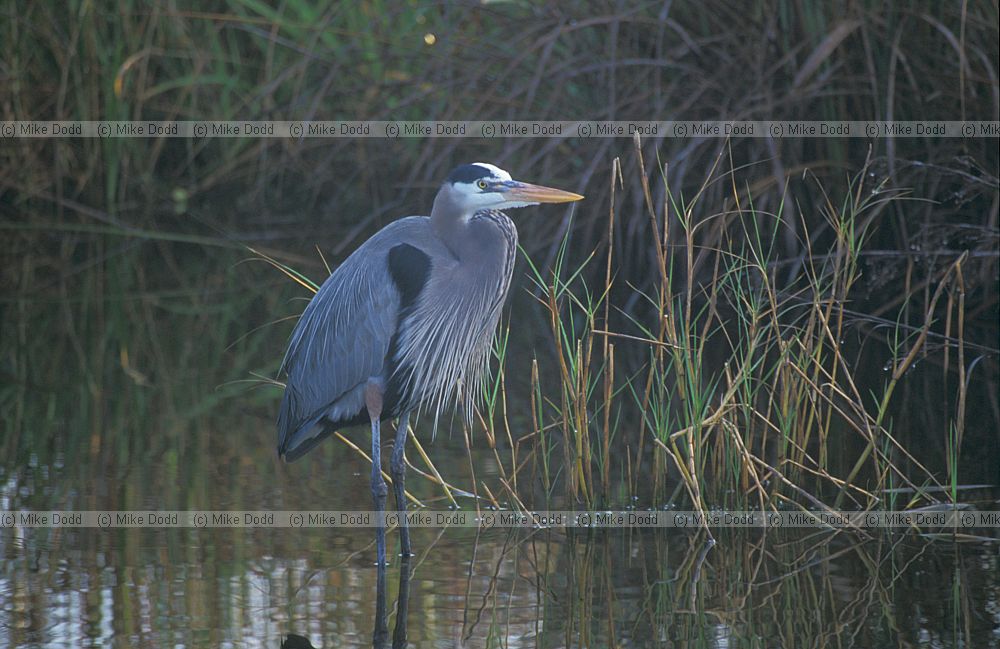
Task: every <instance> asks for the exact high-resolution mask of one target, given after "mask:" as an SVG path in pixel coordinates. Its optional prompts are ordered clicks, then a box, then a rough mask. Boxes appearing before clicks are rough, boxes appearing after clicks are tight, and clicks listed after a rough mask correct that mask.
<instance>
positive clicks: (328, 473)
mask: <svg viewBox="0 0 1000 649" xmlns="http://www.w3.org/2000/svg"><path fill="white" fill-rule="evenodd" d="M217 426H218V427H216V428H212V429H210V430H201V429H190V430H174V431H172V432H168V431H165V430H163V429H159V430H158V432H157V433H156V435H160V436H162V437H163V438H164V439H162V440H161V439H159V438H157V437H155V435H154V434H153V433H151V437H150V438H149V439H148V440H147V444H146V445H145V446H143V445H138V446H137V447H134V448H133V449H132V450H130V451H121V450H119V449H117V448H109V443H108V439H110V438H101V439H100V440H97V441H95V440H94V439H93V437H92V436H87V435H70V434H64V435H61V436H60V435H52V436H51V437H47V438H46V439H48V441H49V443H48V444H46V445H42V444H40V445H39V449H38V451H37V452H34V453H32V455H31V458H32V459H31V461H29V462H28V463H27V464H26V465H20V466H15V465H7V466H6V467H5V468H4V469H3V476H2V481H0V482H2V485H3V490H2V493H0V497H2V499H3V505H4V507H5V508H14V509H17V508H20V509H36V510H42V509H117V510H124V509H214V510H226V509H302V510H323V509H326V510H336V509H365V508H367V503H368V498H369V496H368V487H367V481H368V480H367V467H366V466H365V463H364V461H363V460H362V459H361V458H360V457H359V456H358V455H357V454H356V453H355V452H354V451H353V450H351V449H349V448H348V447H347V446H346V445H344V444H343V443H342V442H338V441H335V440H331V441H328V442H326V443H324V445H323V446H322V447H320V449H317V451H314V453H313V454H311V455H310V456H308V457H307V458H306V459H304V460H302V461H300V462H298V463H295V464H292V465H282V464H281V463H279V462H278V461H277V460H276V459H275V458H274V451H273V448H272V446H273V444H272V442H273V431H272V427H271V422H270V421H269V419H267V418H264V417H258V416H255V415H252V414H248V415H237V414H234V415H233V416H232V417H230V418H229V419H227V420H226V421H225V424H224V425H218V424H217ZM354 437H355V439H356V440H357V441H358V442H361V443H362V446H363V442H364V441H365V440H366V434H365V433H364V432H363V431H358V432H357V433H356V434H355V435H354ZM477 441H478V442H480V443H479V444H478V445H477V450H476V451H475V452H474V454H473V458H472V459H473V463H474V466H475V467H476V475H477V479H479V480H489V479H491V478H492V477H494V476H491V474H490V471H491V470H490V467H491V466H495V462H494V460H493V454H492V451H490V450H489V449H485V448H482V447H483V446H485V445H484V444H482V440H477ZM426 448H427V449H428V451H429V453H430V454H431V456H432V457H433V458H434V461H435V463H436V464H437V466H438V467H439V469H441V470H442V472H443V473H444V477H445V479H447V480H448V481H450V482H451V483H452V484H456V485H469V484H471V473H470V470H469V468H468V467H469V461H468V455H467V453H466V451H465V449H464V442H463V441H462V440H461V436H458V435H456V436H453V437H451V438H449V436H448V435H447V434H441V435H439V436H438V437H437V439H436V441H435V442H434V443H433V444H430V443H429V440H428V443H427V444H426ZM409 456H410V459H411V461H414V462H415V463H416V464H417V465H418V466H420V462H419V457H418V456H417V454H416V453H415V452H414V451H412V450H411V451H409ZM74 458H75V459H74ZM410 476H411V477H410V480H409V481H408V483H407V486H408V488H410V489H411V491H413V492H414V494H415V495H417V497H418V498H421V499H422V500H424V501H425V504H428V505H430V506H431V507H433V508H434V509H443V508H445V507H446V506H447V504H446V501H444V500H443V499H442V496H441V492H440V490H439V489H438V488H436V487H434V486H433V485H432V484H431V483H429V482H428V481H427V480H424V479H422V478H419V477H416V476H415V475H414V474H413V472H411V473H410ZM390 502H391V501H390ZM460 502H461V504H462V506H463V507H467V508H472V505H471V501H470V500H469V499H464V500H461V501H460ZM412 537H413V544H414V551H415V552H416V556H415V557H413V558H412V559H411V560H410V561H409V562H408V564H404V563H403V562H402V561H401V560H399V558H398V557H395V556H394V554H395V552H398V535H397V534H396V533H395V532H390V533H389V536H388V538H389V551H390V555H391V556H392V561H391V565H390V566H389V567H388V569H387V570H386V572H385V575H384V591H383V594H384V597H385V600H384V609H385V618H384V622H383V624H381V625H380V624H379V623H378V619H379V616H378V615H377V613H378V609H379V597H378V595H379V572H378V570H377V569H376V568H375V567H374V566H373V559H374V544H373V541H374V539H373V533H372V530H370V529H323V528H313V529H309V528H305V529H300V530H287V529H233V528H215V529H140V528H133V529H112V530H100V529H61V530H60V529H41V528H34V529H24V528H3V529H0V555H2V557H3V563H2V567H0V646H3V647H37V648H42V647H45V648H49V647H136V646H143V647H234V648H235V647H280V646H281V645H282V642H283V641H285V640H286V638H288V636H289V634H294V635H295V636H299V637H301V638H304V639H306V640H308V642H309V643H310V644H311V645H312V646H314V647H323V648H329V647H370V646H372V645H373V640H376V639H377V637H376V636H379V637H381V638H384V640H385V646H387V647H388V646H392V640H393V632H394V630H395V629H397V628H399V629H400V630H401V627H398V624H399V621H400V619H401V617H402V616H401V614H400V613H401V612H402V611H405V613H406V615H405V631H406V633H405V635H406V638H407V641H408V646H411V647H484V648H485V647H509V648H512V649H513V648H520V647H609V646H620V647H647V646H672V647H718V648H722V647H801V646H838V647H887V646H900V645H902V646H921V647H997V646H1000V557H998V552H997V548H998V544H996V543H995V542H990V541H976V540H966V541H961V540H959V541H956V540H953V539H950V538H944V539H942V538H931V537H928V536H921V535H919V534H916V533H912V532H910V533H905V532H904V533H893V534H890V533H882V532H873V533H872V534H871V535H870V536H864V535H860V534H853V533H843V532H842V533H833V532H829V531H822V530H812V529H806V530H782V531H779V532H777V533H775V532H773V531H772V532H770V533H765V532H764V531H763V530H750V531H747V530H734V529H729V530H718V531H716V541H717V542H716V544H715V545H714V547H712V546H710V545H709V544H708V543H707V539H706V537H705V536H704V535H702V534H698V533H694V532H690V531H686V530H678V529H641V530H640V529H631V530H629V529H624V530H623V529H600V530H555V529H553V530H523V529H518V530H494V531H489V532H484V533H477V531H476V530H475V529H470V528H448V529H437V528H420V529H416V528H415V529H414V530H412ZM377 629H382V631H381V632H380V633H376V630H377ZM288 646H295V642H294V640H292V641H289V645H288ZM301 646H307V645H301Z"/></svg>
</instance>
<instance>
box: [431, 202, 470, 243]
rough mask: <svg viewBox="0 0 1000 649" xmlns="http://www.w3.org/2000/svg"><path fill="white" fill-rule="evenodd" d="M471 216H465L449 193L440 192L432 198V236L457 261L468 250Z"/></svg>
mask: <svg viewBox="0 0 1000 649" xmlns="http://www.w3.org/2000/svg"><path fill="white" fill-rule="evenodd" d="M471 216H472V215H471V214H465V213H464V212H463V210H462V208H461V207H459V206H458V205H457V204H456V203H455V201H454V200H453V199H452V197H451V196H450V195H449V192H446V191H440V192H438V195H437V196H436V197H435V198H434V207H433V208H432V209H431V227H432V228H434V234H436V235H437V236H438V238H439V239H441V241H442V242H443V243H444V245H445V246H446V247H447V248H448V250H450V251H451V254H453V255H455V257H456V258H457V259H461V258H462V252H463V251H465V250H468V237H469V218H470V217H471Z"/></svg>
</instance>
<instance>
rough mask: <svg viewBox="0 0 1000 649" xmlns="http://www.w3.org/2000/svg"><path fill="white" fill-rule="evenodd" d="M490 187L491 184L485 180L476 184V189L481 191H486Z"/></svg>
mask: <svg viewBox="0 0 1000 649" xmlns="http://www.w3.org/2000/svg"><path fill="white" fill-rule="evenodd" d="M488 186H489V184H488V183H487V182H486V181H485V180H480V181H478V182H477V183H476V187H478V188H479V189H486V188H487V187H488Z"/></svg>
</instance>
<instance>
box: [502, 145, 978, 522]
mask: <svg viewBox="0 0 1000 649" xmlns="http://www.w3.org/2000/svg"><path fill="white" fill-rule="evenodd" d="M634 156H635V157H636V159H637V168H638V173H640V174H641V178H640V180H641V182H640V183H639V184H640V186H641V187H642V191H643V194H644V197H645V201H644V203H645V206H646V214H645V218H646V220H647V224H648V232H647V240H648V241H649V245H650V246H651V247H653V248H654V249H655V251H656V254H655V259H656V262H657V267H658V274H659V278H660V280H659V284H658V285H657V286H656V287H655V288H654V289H653V290H652V291H638V290H637V289H632V290H634V291H636V292H637V293H639V294H640V295H641V298H642V300H643V301H644V302H645V303H646V308H645V309H638V310H636V311H634V312H632V313H621V314H618V315H619V316H621V317H618V318H613V317H612V312H613V310H614V309H615V308H616V307H615V305H612V304H611V303H610V299H609V296H611V295H613V294H614V286H613V284H614V282H615V281H616V272H615V269H616V266H617V265H616V263H615V260H614V259H613V256H612V254H611V253H610V252H606V253H605V255H606V256H604V258H603V259H602V258H601V257H602V255H600V254H598V251H597V250H594V251H591V252H589V253H586V254H585V255H584V259H583V261H582V262H580V263H579V264H578V265H575V266H572V265H570V264H569V263H568V261H567V257H568V254H567V252H568V249H569V235H568V234H567V235H566V237H564V239H563V242H562V244H561V246H560V247H559V249H558V252H557V254H556V256H555V259H554V264H553V266H552V267H551V269H548V270H543V269H541V268H539V267H538V266H537V265H535V264H534V263H533V262H532V261H531V260H530V259H529V260H528V266H529V272H530V275H531V278H532V280H533V282H534V295H535V296H536V299H537V301H538V303H539V304H540V306H541V308H542V309H543V310H544V311H545V313H546V314H547V320H548V323H549V326H550V329H551V331H550V334H551V341H552V344H553V347H554V349H553V351H552V353H551V354H545V355H544V356H541V357H536V358H535V359H533V361H532V364H531V376H530V378H529V381H528V383H529V385H530V401H531V417H532V424H533V427H534V430H533V431H530V432H528V433H527V434H526V435H524V436H523V438H522V439H521V440H519V442H518V443H513V442H512V443H511V448H512V449H514V452H513V454H512V457H511V460H510V463H509V466H510V467H512V468H514V471H513V472H514V474H515V476H516V473H517V468H523V467H526V466H530V467H532V470H533V471H535V472H536V478H537V477H538V475H540V481H541V484H542V485H543V490H544V496H545V497H546V498H549V497H552V496H555V495H559V496H561V497H563V498H564V499H565V501H567V502H572V503H579V504H581V505H583V506H586V507H596V506H612V505H623V504H626V505H627V504H629V503H631V502H635V501H636V499H637V498H638V495H639V494H640V493H641V494H643V495H644V496H645V498H646V500H645V502H646V503H647V504H648V505H653V506H666V505H674V506H678V505H685V506H693V507H694V508H696V509H705V508H713V507H727V508H735V509H747V508H761V509H765V508H766V509H772V508H807V509H816V508H820V509H823V508H839V507H842V506H846V507H850V508H885V507H886V496H885V494H886V493H887V490H889V489H890V488H902V489H904V490H905V491H906V493H908V494H909V499H908V500H907V501H906V502H905V503H901V504H904V505H905V506H906V507H914V506H919V505H925V504H931V503H938V502H939V500H938V499H939V497H940V496H941V494H946V495H947V496H948V497H949V498H950V500H949V502H951V503H952V504H955V503H956V502H957V491H956V489H955V487H956V482H955V480H956V477H955V476H956V475H957V474H958V472H957V463H958V456H959V454H960V451H961V439H960V434H959V432H960V431H962V430H964V428H965V427H966V408H965V404H966V400H965V397H964V393H965V391H966V390H967V388H968V385H967V381H966V380H965V378H964V377H965V373H966V371H967V370H966V369H965V368H966V365H965V363H964V361H959V362H958V363H955V364H954V365H952V366H950V367H949V366H947V365H946V366H945V367H944V371H945V372H948V371H951V372H954V373H957V374H958V375H959V376H960V377H961V380H959V381H958V382H957V387H956V394H955V396H954V401H955V403H957V404H958V407H957V408H956V410H955V411H954V412H953V413H952V414H951V415H950V417H949V420H948V422H947V425H946V426H945V428H944V429H943V430H937V431H933V430H928V431H924V432H925V434H927V435H940V436H941V437H942V438H943V439H945V447H946V448H947V458H946V466H947V472H946V474H945V475H943V476H942V475H941V474H940V473H938V472H935V471H933V470H931V469H929V468H927V467H926V466H925V463H927V458H925V457H923V453H922V452H921V450H920V449H919V447H918V448H913V447H910V446H908V445H907V443H906V442H904V441H902V440H901V439H899V436H898V435H897V434H896V433H895V432H894V431H893V419H892V415H891V412H892V411H893V408H892V404H893V397H894V395H895V392H896V390H897V387H898V385H899V383H900V381H901V380H903V378H904V377H905V376H906V374H907V372H908V371H909V369H910V368H911V367H912V365H913V364H914V363H915V362H916V359H918V358H920V357H923V356H925V355H926V354H925V345H926V342H927V339H928V336H929V334H930V332H931V330H932V328H934V327H935V326H937V327H940V323H941V322H942V321H946V322H953V321H954V322H957V323H961V322H962V321H963V320H964V317H965V316H964V313H963V306H962V305H963V304H964V291H963V287H962V277H963V272H962V269H963V266H964V265H965V264H966V262H967V255H966V254H961V255H958V256H957V258H956V259H955V260H954V261H953V262H952V263H951V264H949V265H948V266H946V267H944V268H943V269H942V270H941V271H939V272H938V273H937V275H936V276H935V277H934V278H933V292H932V294H931V296H930V299H929V301H928V303H927V308H926V313H925V316H924V318H923V322H922V323H921V324H920V325H919V326H907V325H905V324H903V323H902V322H901V321H897V322H896V323H895V325H894V326H893V327H892V328H891V329H890V331H889V333H888V334H886V338H887V339H888V347H889V350H890V352H891V356H890V359H889V361H888V362H887V365H886V378H885V379H884V381H882V383H881V384H880V385H876V386H875V387H874V388H871V389H870V390H869V391H868V392H865V391H864V389H863V388H862V387H859V386H861V385H863V382H862V381H861V380H859V378H858V373H859V371H863V368H864V365H863V364H861V363H860V360H859V358H858V354H857V353H856V351H854V350H852V349H850V348H849V347H848V345H846V344H845V338H846V337H847V328H848V327H849V326H852V325H849V321H851V322H854V321H856V320H858V319H859V316H858V315H857V314H856V313H854V312H853V311H851V309H850V308H849V305H850V304H851V300H852V296H853V294H854V291H855V285H856V283H857V282H858V281H859V279H860V276H861V268H862V264H861V256H862V254H863V251H864V249H865V247H866V245H867V244H868V239H869V234H870V232H869V229H870V227H871V224H872V223H873V222H875V221H876V220H877V219H878V218H880V215H882V214H883V213H885V212H886V211H887V210H888V209H890V207H891V206H892V205H894V204H895V203H898V202H901V201H906V200H910V199H908V196H907V192H906V191H904V190H898V189H892V188H890V187H888V186H887V183H886V182H885V181H881V182H876V183H872V182H870V179H871V177H870V174H869V168H868V165H866V166H865V167H863V168H862V169H860V170H859V171H858V172H856V173H855V174H854V175H853V176H849V177H847V178H846V181H845V182H844V183H843V186H842V187H841V188H840V189H839V190H838V191H836V192H834V191H833V190H828V189H827V188H825V187H821V188H820V189H819V192H818V193H819V194H820V195H822V196H823V197H824V200H823V201H822V202H821V203H819V204H817V205H814V206H804V205H799V206H798V207H799V213H803V212H805V211H806V210H808V209H814V210H817V211H819V212H820V213H822V215H823V217H824V221H825V224H826V227H827V229H828V230H829V233H830V234H829V236H828V239H829V249H828V252H827V253H826V254H822V255H819V254H813V253H814V251H813V250H812V249H811V246H812V242H813V241H816V240H817V239H816V237H814V236H813V234H812V233H810V232H809V230H808V227H807V226H806V225H805V223H803V224H802V229H801V233H802V237H803V241H802V242H801V245H802V247H803V248H804V249H805V251H806V254H804V255H803V258H802V260H801V263H800V265H799V275H798V277H796V278H795V279H794V280H793V281H791V282H786V283H784V284H781V283H779V282H780V280H779V279H778V277H777V272H776V270H775V268H776V265H775V263H774V262H775V260H776V257H777V254H778V248H779V235H780V232H781V225H782V223H783V221H784V220H785V219H787V218H788V212H787V211H786V210H785V209H784V207H785V206H784V204H783V203H782V204H779V205H778V209H777V211H776V212H774V213H768V212H763V211H761V210H758V209H756V208H755V206H754V203H753V195H752V193H751V192H741V191H740V190H739V189H738V178H739V177H740V171H741V170H739V169H736V168H734V167H730V168H729V169H728V170H726V171H720V170H719V167H718V165H717V166H716V168H713V169H712V170H711V172H710V173H709V175H708V176H707V177H706V179H705V181H704V184H703V186H702V188H701V189H699V191H698V192H696V193H695V195H694V196H693V197H691V198H686V197H685V196H684V195H683V194H675V193H674V192H672V191H671V188H670V186H669V181H668V178H669V174H668V172H667V169H666V167H665V165H658V169H657V170H656V172H655V173H653V174H649V176H652V177H653V178H656V179H657V180H656V182H659V183H662V190H663V191H662V195H663V196H664V200H663V201H662V203H660V204H658V205H657V204H654V203H653V201H652V198H651V197H652V195H653V192H652V191H651V187H650V185H651V183H649V182H646V180H645V179H646V178H647V169H646V163H645V161H644V159H643V150H642V147H641V146H640V144H639V141H638V139H637V140H636V146H635V151H634ZM722 160H723V159H722V157H721V156H720V163H721V161H722ZM866 180H867V181H869V182H866ZM610 183H611V186H612V187H611V191H610V192H609V195H611V196H612V197H614V196H615V191H616V187H617V188H618V189H619V190H620V188H621V186H622V184H623V182H622V176H621V165H620V164H619V161H618V160H616V161H615V162H614V164H613V165H612V167H611V174H610ZM713 183H723V184H726V185H727V186H729V187H730V188H731V191H732V196H731V197H730V199H729V201H728V202H727V203H728V206H729V207H728V209H725V210H724V211H721V212H718V213H714V214H710V215H708V216H707V217H705V218H702V219H701V220H696V216H695V215H696V214H697V213H698V212H697V210H698V204H699V201H700V200H702V199H703V197H704V196H705V195H706V191H705V190H706V188H707V187H709V186H710V185H712V184H713ZM633 185H634V183H633ZM621 218H623V216H622V215H621V213H620V212H619V210H618V205H617V204H616V203H615V202H612V203H611V204H610V209H609V212H608V222H609V226H608V232H609V239H608V241H609V245H607V247H606V251H610V250H613V246H612V245H610V241H611V238H612V237H613V233H614V231H615V224H616V221H617V220H618V219H621ZM624 218H629V219H636V218H638V215H635V214H629V215H628V216H627V217H624ZM803 220H804V219H803ZM569 231H570V230H569V229H568V230H567V233H568V232H569ZM671 240H676V241H678V242H679V243H677V244H675V245H670V244H668V243H667V242H669V241H671ZM592 265H599V266H601V267H602V268H603V269H604V273H603V275H604V281H603V283H601V284H599V285H598V286H596V287H594V286H592V285H590V284H589V283H588V280H587V278H590V277H594V276H595V275H597V273H595V272H593V269H590V268H589V266H592ZM695 265H700V266H701V267H702V268H704V269H707V272H705V273H703V274H701V275H698V274H696V273H694V272H692V271H691V269H692V268H693V267H694V266H695ZM678 269H683V270H685V271H686V272H683V273H682V274H681V273H678ZM944 296H948V299H947V300H946V301H947V304H946V305H945V306H944V307H943V308H942V305H943V304H944V301H945V300H944ZM635 313H642V314H644V316H636V315H634V314H635ZM860 319H861V320H863V317H861V318H860ZM615 322H617V323H618V324H617V325H616V324H614V323H615ZM854 326H856V325H854ZM946 329H947V333H946V334H945V335H944V336H943V338H942V339H941V341H940V343H941V345H942V346H943V347H942V348H943V350H944V352H945V353H944V362H945V363H947V362H948V359H949V358H950V359H953V360H957V358H956V357H961V356H963V355H964V353H965V352H964V350H965V349H966V347H967V344H966V341H965V338H964V334H963V330H962V327H961V325H960V324H959V325H957V326H949V327H946ZM625 344H627V345H631V346H632V347H633V348H638V349H639V350H640V354H641V355H642V357H643V361H642V362H641V363H640V364H639V365H638V366H634V367H628V368H627V369H626V368H624V367H623V365H622V364H621V363H617V364H616V360H615V359H616V353H615V350H616V346H618V347H620V346H622V345H625ZM506 348H507V338H506V336H505V337H504V338H503V339H502V340H501V344H500V345H499V346H498V350H499V351H498V359H499V360H500V366H501V368H503V359H504V357H505V356H506ZM956 352H957V353H956ZM634 356H635V354H634V353H633V357H634ZM545 364H550V366H551V368H553V369H551V370H550V371H548V372H547V374H548V376H551V377H552V378H553V379H555V380H552V381H543V380H542V379H541V376H542V375H544V374H546V370H545V368H544V366H545ZM540 368H541V369H540ZM859 368H862V370H859ZM504 384H505V378H504V371H503V369H501V372H500V374H499V377H498V379H497V381H496V382H495V383H494V385H493V386H492V391H491V393H490V396H489V397H488V399H487V403H488V406H487V411H486V417H485V419H484V423H485V424H487V426H486V427H487V435H488V436H489V438H490V440H491V443H492V440H493V439H494V437H495V436H496V434H497V433H495V432H491V426H490V425H489V422H496V421H497V420H498V419H499V418H502V419H503V421H504V422H505V423H506V421H507V415H506V412H503V413H502V417H498V416H497V412H496V411H497V404H498V403H500V404H502V405H506V403H507V400H506V399H504V398H503V392H504V389H503V388H504ZM505 434H506V436H507V437H508V438H509V437H510V435H511V433H510V430H509V425H507V426H506V432H505ZM519 453H524V454H526V455H525V458H524V459H521V458H520V457H519ZM498 461H499V457H498ZM938 464H939V463H938V462H934V465H935V466H937V465H938ZM553 476H559V477H560V478H561V480H559V486H558V487H557V486H556V483H555V481H554V477H553ZM523 482H525V483H527V484H536V483H537V482H538V480H537V479H536V480H530V481H523ZM640 483H644V486H643V487H642V488H641V487H640ZM514 484H515V485H516V484H517V483H516V481H515V482H514ZM623 485H624V486H625V489H624V490H623V489H622V486H623ZM944 485H950V486H951V489H950V490H949V489H944V488H943V486H944ZM928 487H930V488H931V489H930V490H928V489H927V488H928ZM893 493H895V492H893ZM623 496H624V497H623ZM517 501H518V502H524V501H529V502H530V501H532V494H528V493H524V494H519V496H518V498H517Z"/></svg>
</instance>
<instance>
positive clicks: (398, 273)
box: [388, 243, 431, 309]
mask: <svg viewBox="0 0 1000 649" xmlns="http://www.w3.org/2000/svg"><path fill="white" fill-rule="evenodd" d="M388 260H389V275H390V276H391V277H392V281H393V283H394V284H395V285H396V288H397V289H399V296H400V303H401V304H400V306H401V308H403V309H405V308H407V307H410V306H412V305H413V303H414V302H416V300H417V297H418V296H419V295H420V293H421V291H423V290H424V287H425V286H426V285H427V280H428V279H430V274H431V258H430V256H429V255H428V254H427V253H426V252H424V251H423V250H421V249H420V248H417V247H416V246H411V245H410V244H408V243H401V244H399V245H397V246H393V247H392V248H390V249H389V256H388Z"/></svg>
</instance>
